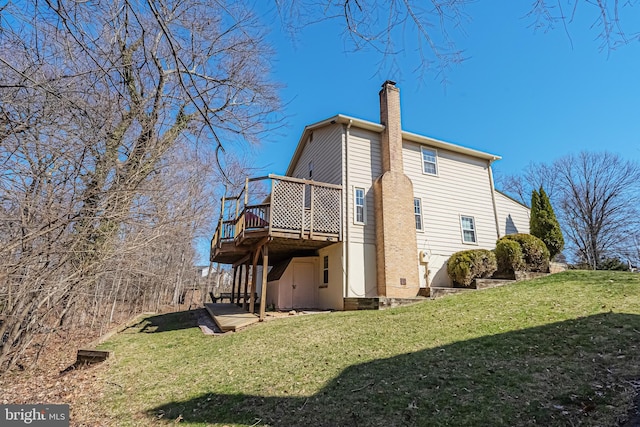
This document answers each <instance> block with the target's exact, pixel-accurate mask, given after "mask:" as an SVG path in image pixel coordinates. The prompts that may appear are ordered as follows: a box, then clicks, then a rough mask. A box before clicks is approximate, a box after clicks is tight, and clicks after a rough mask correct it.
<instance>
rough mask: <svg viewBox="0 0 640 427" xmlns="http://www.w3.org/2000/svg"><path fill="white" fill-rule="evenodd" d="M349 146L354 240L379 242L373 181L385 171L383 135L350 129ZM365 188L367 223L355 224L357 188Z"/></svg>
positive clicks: (349, 208)
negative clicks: (382, 160) (382, 151)
mask: <svg viewBox="0 0 640 427" xmlns="http://www.w3.org/2000/svg"><path fill="white" fill-rule="evenodd" d="M348 144H349V146H348V147H347V148H346V153H347V154H346V155H347V156H348V157H349V158H348V163H347V165H348V167H347V171H346V173H348V177H347V180H346V181H345V184H346V185H347V186H348V188H346V187H345V191H346V192H347V215H346V218H345V219H346V221H349V226H348V229H349V236H347V239H346V240H347V241H348V242H350V243H366V244H375V241H376V230H375V214H374V199H373V182H374V181H375V179H376V178H378V177H379V176H380V174H381V170H382V168H381V160H380V135H379V134H378V133H375V132H370V131H366V130H362V129H356V128H351V129H350V130H349V141H348ZM355 188H363V189H364V191H365V225H360V224H354V221H353V220H354V189H355Z"/></svg>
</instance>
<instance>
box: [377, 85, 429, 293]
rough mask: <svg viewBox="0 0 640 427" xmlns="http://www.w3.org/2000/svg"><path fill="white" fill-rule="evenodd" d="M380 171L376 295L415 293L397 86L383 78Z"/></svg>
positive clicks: (410, 199)
mask: <svg viewBox="0 0 640 427" xmlns="http://www.w3.org/2000/svg"><path fill="white" fill-rule="evenodd" d="M380 123H381V124H383V125H384V127H385V128H384V130H383V131H382V134H381V138H380V154H381V158H382V175H381V176H380V177H379V178H378V179H376V181H375V182H374V184H373V192H374V200H375V219H376V267H377V283H378V295H379V296H386V297H389V298H410V297H415V296H416V295H417V294H418V291H419V290H420V279H419V274H418V247H417V243H416V230H415V227H414V226H413V224H415V219H414V213H413V184H412V183H411V180H410V179H409V177H407V176H406V175H405V174H404V168H403V163H402V124H401V119H400V89H398V88H397V87H396V85H395V82H392V81H390V80H387V81H386V82H384V84H383V85H382V90H381V91H380Z"/></svg>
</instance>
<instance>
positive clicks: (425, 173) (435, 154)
mask: <svg viewBox="0 0 640 427" xmlns="http://www.w3.org/2000/svg"><path fill="white" fill-rule="evenodd" d="M425 151H429V152H430V153H433V159H434V161H433V162H425V160H424V152H425ZM425 163H427V164H429V165H433V168H434V169H435V172H433V173H432V172H427V171H426V170H425V168H424V166H425ZM420 164H421V165H422V174H423V175H431V176H438V150H437V149H435V148H431V147H424V146H421V147H420Z"/></svg>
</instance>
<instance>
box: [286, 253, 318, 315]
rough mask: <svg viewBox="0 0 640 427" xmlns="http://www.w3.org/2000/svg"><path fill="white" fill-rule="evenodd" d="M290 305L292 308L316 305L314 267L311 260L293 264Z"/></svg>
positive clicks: (313, 306)
mask: <svg viewBox="0 0 640 427" xmlns="http://www.w3.org/2000/svg"><path fill="white" fill-rule="evenodd" d="M291 287H292V289H291V300H292V301H291V305H292V307H293V308H315V307H316V293H317V289H316V285H315V268H314V263H312V262H296V263H295V264H293V283H292V284H291Z"/></svg>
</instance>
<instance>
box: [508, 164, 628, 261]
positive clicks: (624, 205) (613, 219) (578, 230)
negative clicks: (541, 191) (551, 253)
mask: <svg viewBox="0 0 640 427" xmlns="http://www.w3.org/2000/svg"><path fill="white" fill-rule="evenodd" d="M502 182H503V183H505V182H506V183H507V185H506V187H503V188H504V189H505V190H507V191H508V192H510V193H511V194H514V195H515V196H519V195H524V194H527V193H529V194H531V193H530V192H531V191H532V190H533V189H535V188H538V187H539V186H541V185H544V186H545V188H550V189H551V191H549V198H550V199H551V201H552V203H553V204H554V205H555V206H556V209H558V212H559V215H558V219H559V220H560V223H561V226H562V230H563V233H564V235H565V237H566V238H567V240H568V245H567V246H568V249H570V250H572V251H573V255H574V257H575V258H576V259H577V260H579V261H581V262H584V263H586V264H587V265H589V266H591V268H593V269H595V268H597V267H598V264H599V263H600V262H601V261H602V259H603V258H605V257H612V256H622V257H624V258H627V259H628V258H633V257H634V256H635V254H634V253H633V252H634V251H633V250H629V248H633V247H634V245H635V240H634V239H635V238H636V236H637V231H638V229H639V226H640V220H639V219H638V214H639V213H640V212H639V211H638V207H637V206H638V202H640V185H639V184H638V183H639V182H640V165H638V164H637V163H636V162H633V161H631V160H625V159H623V158H622V157H620V156H619V155H616V154H611V153H607V152H604V153H590V152H582V153H580V154H577V155H569V156H566V157H562V158H560V159H558V160H556V161H555V162H553V163H551V164H538V165H536V164H531V165H529V167H528V168H527V170H526V171H525V173H524V174H523V176H520V177H518V176H512V177H508V179H506V180H504V181H502ZM513 189H515V190H516V192H515V193H514V192H513Z"/></svg>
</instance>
